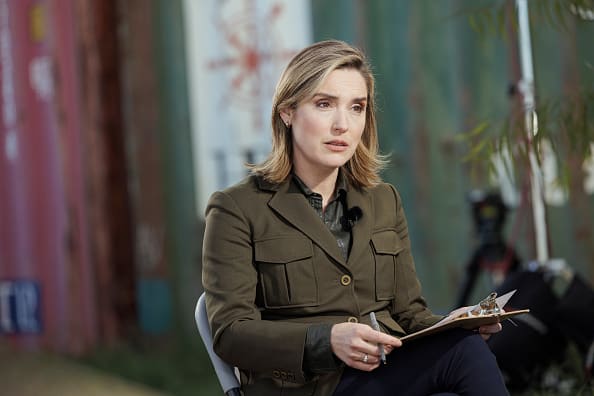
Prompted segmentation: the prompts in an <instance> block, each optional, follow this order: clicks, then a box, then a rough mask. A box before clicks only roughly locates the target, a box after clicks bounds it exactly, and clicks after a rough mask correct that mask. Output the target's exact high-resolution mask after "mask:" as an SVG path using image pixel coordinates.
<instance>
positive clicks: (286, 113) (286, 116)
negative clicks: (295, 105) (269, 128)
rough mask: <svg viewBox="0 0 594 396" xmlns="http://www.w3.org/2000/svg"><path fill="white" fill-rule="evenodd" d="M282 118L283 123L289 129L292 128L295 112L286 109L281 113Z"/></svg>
mask: <svg viewBox="0 0 594 396" xmlns="http://www.w3.org/2000/svg"><path fill="white" fill-rule="evenodd" d="M279 114H280V117H281V118H282V120H283V122H284V123H285V125H286V126H287V127H290V126H291V118H292V117H293V110H292V109H285V110H281V111H280V112H279Z"/></svg>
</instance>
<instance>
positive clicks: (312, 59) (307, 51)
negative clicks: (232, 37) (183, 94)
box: [248, 40, 386, 188]
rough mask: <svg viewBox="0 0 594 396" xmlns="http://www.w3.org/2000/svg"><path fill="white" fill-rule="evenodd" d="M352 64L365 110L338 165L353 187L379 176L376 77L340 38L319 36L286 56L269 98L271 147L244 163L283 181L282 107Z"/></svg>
mask: <svg viewBox="0 0 594 396" xmlns="http://www.w3.org/2000/svg"><path fill="white" fill-rule="evenodd" d="M344 68H349V69H351V68H352V69H354V70H357V71H359V72H360V73H361V75H362V76H363V79H364V80H365V83H366V85H367V110H366V113H365V128H364V130H363V135H362V136H361V142H360V143H359V145H358V146H357V148H356V150H355V153H354V154H353V156H352V157H351V159H350V160H349V161H348V162H347V163H346V164H345V165H344V166H343V167H342V169H343V173H344V175H345V176H346V177H347V179H348V180H349V182H350V183H351V184H352V185H353V186H355V187H357V188H362V187H371V186H374V185H376V184H378V183H379V182H381V178H380V176H379V172H380V170H381V169H382V168H383V167H384V166H385V164H386V160H385V157H384V156H382V155H380V153H379V143H378V136H377V126H376V120H375V97H374V96H375V79H374V77H373V74H372V73H371V67H370V65H369V62H368V61H367V58H366V57H365V55H364V54H363V52H362V51H361V50H359V49H357V48H355V47H353V46H351V45H349V44H347V43H345V42H342V41H337V40H327V41H320V42H318V43H315V44H313V45H311V46H309V47H306V48H304V49H303V50H301V51H300V52H299V53H298V54H297V55H295V57H293V59H292V60H291V61H290V62H289V64H288V65H287V67H286V68H285V70H284V72H283V73H282V75H281V77H280V80H279V82H278V84H277V86H276V92H275V94H274V97H273V101H272V150H271V152H270V154H269V156H268V158H267V159H266V160H265V161H264V162H262V163H261V164H259V165H248V167H249V168H250V169H251V172H252V173H253V174H257V175H260V176H262V177H263V178H264V179H266V180H267V181H269V182H271V183H275V184H278V183H282V182H283V181H285V180H286V179H287V178H288V177H289V175H290V174H291V170H292V168H293V163H292V156H293V140H292V137H291V127H290V126H289V127H287V126H286V125H285V123H284V122H283V120H282V119H281V116H280V113H281V111H282V110H286V109H290V108H296V107H297V105H298V104H299V103H301V102H302V101H304V100H307V99H310V98H312V97H313V96H314V95H315V93H316V90H317V89H318V87H319V86H320V85H321V84H322V82H323V81H324V80H325V79H326V77H327V76H328V75H329V74H330V73H331V72H332V71H334V70H336V69H344Z"/></svg>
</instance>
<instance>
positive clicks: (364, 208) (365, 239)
mask: <svg viewBox="0 0 594 396" xmlns="http://www.w3.org/2000/svg"><path fill="white" fill-rule="evenodd" d="M347 207H348V208H354V207H359V208H360V209H361V213H362V216H361V218H360V219H359V220H358V221H357V222H356V223H355V225H354V226H353V228H352V238H353V240H352V246H351V253H350V254H349V259H348V263H349V264H350V263H351V262H356V261H357V259H358V258H359V257H360V256H361V254H363V253H364V252H365V251H366V250H367V249H368V248H369V240H370V239H371V231H372V230H373V219H374V218H375V213H374V210H373V209H374V208H373V205H372V203H371V197H370V195H369V193H368V192H366V191H360V190H357V189H355V188H352V187H351V188H349V191H348V193H347ZM349 266H350V265H349Z"/></svg>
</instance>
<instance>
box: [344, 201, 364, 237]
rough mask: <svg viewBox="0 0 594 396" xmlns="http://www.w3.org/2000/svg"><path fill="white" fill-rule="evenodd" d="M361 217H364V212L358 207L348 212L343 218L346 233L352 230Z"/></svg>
mask: <svg viewBox="0 0 594 396" xmlns="http://www.w3.org/2000/svg"><path fill="white" fill-rule="evenodd" d="M361 217H363V211H362V210H361V208H360V207H358V206H353V207H352V208H350V209H348V210H347V211H346V213H345V214H344V216H342V227H343V228H344V229H345V230H346V231H350V230H352V229H353V227H354V226H355V224H356V223H357V221H359V220H360V219H361Z"/></svg>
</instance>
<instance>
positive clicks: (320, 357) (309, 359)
mask: <svg viewBox="0 0 594 396" xmlns="http://www.w3.org/2000/svg"><path fill="white" fill-rule="evenodd" d="M332 326H333V324H331V323H321V324H314V325H311V326H309V327H308V328H307V335H306V338H305V351H304V356H303V371H304V372H307V373H311V374H324V373H328V372H331V371H335V370H337V369H338V368H339V367H340V366H341V365H342V362H341V361H340V359H338V358H337V357H336V356H335V355H334V353H333V352H332V347H331V345H330V332H331V331H332Z"/></svg>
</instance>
